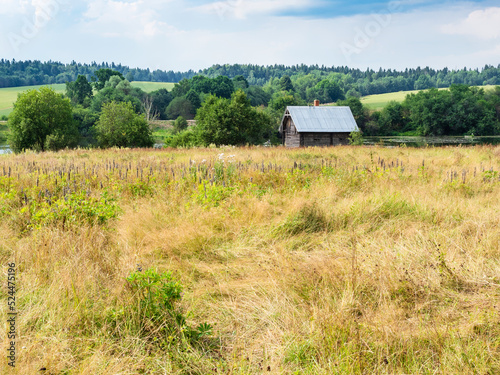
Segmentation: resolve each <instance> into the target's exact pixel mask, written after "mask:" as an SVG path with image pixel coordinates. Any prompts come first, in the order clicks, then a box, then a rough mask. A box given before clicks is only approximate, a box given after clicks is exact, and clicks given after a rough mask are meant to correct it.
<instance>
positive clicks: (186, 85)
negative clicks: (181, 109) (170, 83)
mask: <svg viewBox="0 0 500 375" xmlns="http://www.w3.org/2000/svg"><path fill="white" fill-rule="evenodd" d="M189 90H191V81H190V80H189V79H186V78H184V79H183V80H181V81H180V82H179V83H176V84H175V85H174V88H173V89H172V95H173V97H174V98H179V97H181V96H184V95H186V94H187V93H188V91H189Z"/></svg>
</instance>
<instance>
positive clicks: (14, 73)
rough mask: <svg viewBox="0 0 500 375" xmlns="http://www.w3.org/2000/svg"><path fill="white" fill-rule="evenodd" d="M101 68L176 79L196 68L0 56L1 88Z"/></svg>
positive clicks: (133, 77) (61, 79)
mask: <svg viewBox="0 0 500 375" xmlns="http://www.w3.org/2000/svg"><path fill="white" fill-rule="evenodd" d="M100 69H112V70H115V71H117V72H119V73H121V74H122V75H123V76H124V77H126V78H127V79H128V80H129V81H151V82H179V81H180V80H181V79H183V78H191V77H193V76H194V75H195V74H196V72H194V71H193V70H189V71H187V72H174V71H172V70H169V71H164V70H159V69H157V70H150V69H149V68H148V69H140V68H129V67H128V66H124V65H121V64H115V63H110V64H108V63H106V62H103V63H99V64H98V63H96V62H92V63H90V64H81V63H77V62H75V61H72V62H71V63H69V64H63V63H61V62H54V61H47V62H41V61H38V60H33V61H32V60H26V61H16V60H5V59H1V60H0V88H2V87H19V86H34V85H49V84H54V83H66V82H72V81H75V80H76V79H77V78H78V76H79V75H83V76H85V77H86V78H87V79H88V80H90V78H91V77H92V76H93V75H94V74H95V72H96V71H98V70H100Z"/></svg>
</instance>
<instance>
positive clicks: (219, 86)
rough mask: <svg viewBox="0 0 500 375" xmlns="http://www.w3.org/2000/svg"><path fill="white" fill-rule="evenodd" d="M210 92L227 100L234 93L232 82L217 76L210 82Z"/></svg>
mask: <svg viewBox="0 0 500 375" xmlns="http://www.w3.org/2000/svg"><path fill="white" fill-rule="evenodd" d="M210 92H211V93H212V94H214V95H215V96H219V97H221V98H226V99H229V98H230V97H231V94H232V93H233V92H234V85H233V81H231V80H230V79H229V78H228V77H225V76H218V77H216V78H215V79H213V80H212V88H211V90H210Z"/></svg>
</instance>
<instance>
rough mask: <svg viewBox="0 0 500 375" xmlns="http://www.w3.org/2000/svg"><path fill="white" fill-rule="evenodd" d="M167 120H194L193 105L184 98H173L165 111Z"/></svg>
mask: <svg viewBox="0 0 500 375" xmlns="http://www.w3.org/2000/svg"><path fill="white" fill-rule="evenodd" d="M165 113H166V114H167V117H168V118H169V119H176V118H177V117H179V116H182V117H184V118H187V119H192V118H194V113H195V109H194V107H193V104H192V103H191V102H190V101H189V100H188V99H186V98H185V97H176V98H174V99H173V100H172V101H171V102H170V104H169V105H168V107H167V109H166V110H165Z"/></svg>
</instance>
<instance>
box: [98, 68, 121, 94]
mask: <svg viewBox="0 0 500 375" xmlns="http://www.w3.org/2000/svg"><path fill="white" fill-rule="evenodd" d="M113 76H118V77H120V79H125V78H124V77H123V75H122V74H121V73H120V72H117V71H115V70H112V69H99V70H97V71H96V72H95V73H94V76H92V78H91V81H92V83H93V85H94V88H95V89H96V90H97V91H99V90H102V89H103V88H104V86H105V85H106V82H108V81H109V79H110V78H111V77H113Z"/></svg>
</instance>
